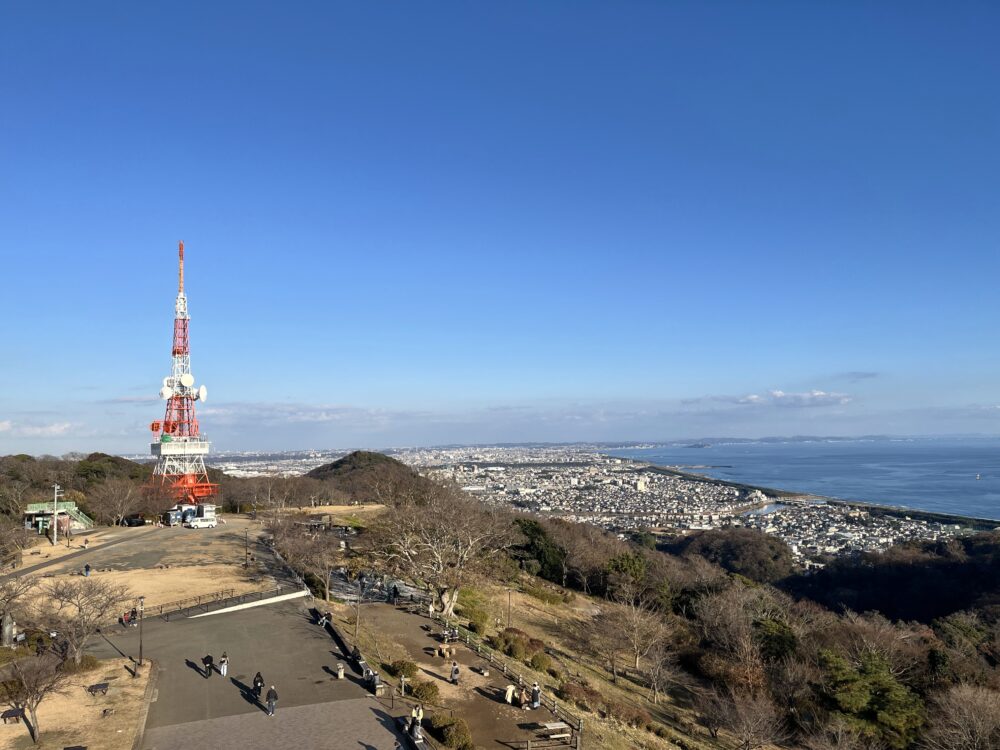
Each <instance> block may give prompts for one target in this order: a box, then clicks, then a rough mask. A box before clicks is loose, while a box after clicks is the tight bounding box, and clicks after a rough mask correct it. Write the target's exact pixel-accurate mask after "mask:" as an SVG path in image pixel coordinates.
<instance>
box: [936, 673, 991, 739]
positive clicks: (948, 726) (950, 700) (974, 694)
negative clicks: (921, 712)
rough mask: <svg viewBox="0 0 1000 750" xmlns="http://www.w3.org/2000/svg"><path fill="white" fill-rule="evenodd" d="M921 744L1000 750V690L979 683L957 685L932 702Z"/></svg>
mask: <svg viewBox="0 0 1000 750" xmlns="http://www.w3.org/2000/svg"><path fill="white" fill-rule="evenodd" d="M932 706H933V709H932V712H931V716H930V721H929V722H928V727H927V731H926V733H925V734H924V737H923V739H922V740H921V743H920V747H923V748H926V749H927V750H998V749H1000V693H998V692H997V691H996V690H990V689H989V688H986V687H980V686H978V685H966V684H960V685H953V686H952V687H950V688H948V689H947V690H946V691H944V692H943V693H941V694H939V695H937V696H936V697H935V698H934V700H933V702H932Z"/></svg>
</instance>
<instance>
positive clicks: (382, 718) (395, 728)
mask: <svg viewBox="0 0 1000 750" xmlns="http://www.w3.org/2000/svg"><path fill="white" fill-rule="evenodd" d="M372 713H373V714H375V718H376V719H378V723H379V724H381V725H382V727H383V728H384V729H386V730H388V731H389V732H392V734H393V736H394V737H396V739H400V740H401V739H403V736H402V735H401V734H400V733H399V725H398V723H397V721H396V719H395V718H394V717H393V716H392V715H391V714H388V713H386V712H385V711H383V710H382V709H380V708H374V707H373V708H372Z"/></svg>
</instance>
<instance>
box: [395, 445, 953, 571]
mask: <svg viewBox="0 0 1000 750" xmlns="http://www.w3.org/2000/svg"><path fill="white" fill-rule="evenodd" d="M397 457H398V458H400V459H401V460H403V461H405V462H407V463H410V464H411V465H414V466H416V467H418V468H420V469H421V470H423V471H425V472H427V473H428V474H431V475H433V476H437V477H439V478H443V479H450V480H453V481H455V482H457V483H458V484H459V486H461V487H462V488H463V489H464V490H465V491H466V492H469V493H473V494H475V495H477V496H479V497H481V498H482V499H483V500H485V501H486V502H490V503H497V504H506V505H513V506H515V507H519V508H523V509H525V510H530V511H534V512H538V513H543V514H551V515H557V516H561V517H564V518H566V519H569V520H573V521H579V522H585V523H592V524H596V525H598V526H601V527H603V528H605V529H608V530H611V531H616V532H619V533H623V534H624V533H627V532H631V531H637V530H640V529H650V530H654V531H663V532H671V533H676V532H678V531H679V532H682V533H685V532H691V531H697V530H705V529H713V528H720V527H726V526H747V527H752V528H756V529H760V530H761V531H764V532H766V533H768V534H774V535H776V536H779V537H781V538H782V539H784V540H785V541H786V542H787V543H788V545H789V546H790V547H791V549H792V553H793V555H794V556H795V557H796V558H797V559H798V560H799V561H800V562H802V563H805V564H810V565H813V564H820V563H819V561H820V560H821V559H822V558H824V557H826V556H830V555H839V554H850V553H857V552H870V551H879V550H884V549H887V548H889V547H891V546H892V545H894V544H899V543H901V542H905V541H913V540H921V541H926V540H937V539H942V538H947V537H951V536H955V535H957V534H962V533H967V532H968V531H969V530H970V529H969V528H968V527H967V526H965V525H963V524H962V523H957V522H953V523H948V522H947V520H948V519H943V520H934V519H929V518H919V517H913V516H908V515H905V514H902V513H900V514H896V513H881V512H873V511H872V510H869V509H867V508H865V507H863V506H858V505H848V504H840V503H830V502H827V501H825V500H823V499H821V498H815V497H806V496H786V495H782V496H781V497H772V496H769V495H767V494H765V492H763V491H761V490H760V489H756V488H752V487H740V486H734V485H731V484H727V483H723V482H718V481H713V480H710V479H704V478H701V477H697V476H692V475H684V474H681V473H678V472H671V471H667V470H664V469H662V468H660V467H656V466H652V465H650V464H646V463H641V462H634V461H630V460H628V459H622V458H615V457H611V456H606V455H603V454H601V453H600V452H599V451H598V450H597V449H596V447H593V446H572V447H490V448H485V447H476V448H448V449H427V450H413V451H405V452H402V453H400V454H399V455H398V456H397Z"/></svg>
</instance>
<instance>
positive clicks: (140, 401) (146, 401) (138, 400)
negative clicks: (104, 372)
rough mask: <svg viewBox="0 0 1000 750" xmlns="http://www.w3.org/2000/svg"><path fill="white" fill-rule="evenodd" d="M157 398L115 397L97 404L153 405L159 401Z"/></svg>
mask: <svg viewBox="0 0 1000 750" xmlns="http://www.w3.org/2000/svg"><path fill="white" fill-rule="evenodd" d="M160 400H161V399H160V397H159V396H116V397H115V398H106V399H103V400H101V401H99V402H98V403H101V404H155V403H156V402H157V401H160Z"/></svg>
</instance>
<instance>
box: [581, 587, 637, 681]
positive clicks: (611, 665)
mask: <svg viewBox="0 0 1000 750" xmlns="http://www.w3.org/2000/svg"><path fill="white" fill-rule="evenodd" d="M624 627H625V618H624V615H623V613H622V609H621V607H619V606H617V605H614V604H610V603H609V604H605V605H602V607H601V611H600V612H599V613H597V614H596V615H594V617H592V618H591V619H590V620H584V621H582V622H579V623H578V624H577V625H575V626H574V628H573V630H572V631H571V634H572V637H573V638H574V640H575V641H576V645H577V647H578V648H580V649H581V650H584V651H589V652H590V653H591V654H593V655H594V656H597V657H599V658H600V659H601V660H602V661H604V663H605V664H606V665H607V668H608V670H609V671H610V672H611V681H612V682H614V683H616V684H617V682H618V672H619V670H620V669H621V666H622V662H623V661H624V659H625V658H627V657H626V654H627V653H628V650H627V646H626V643H625V641H624V639H623V638H622V630H623V628H624Z"/></svg>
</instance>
